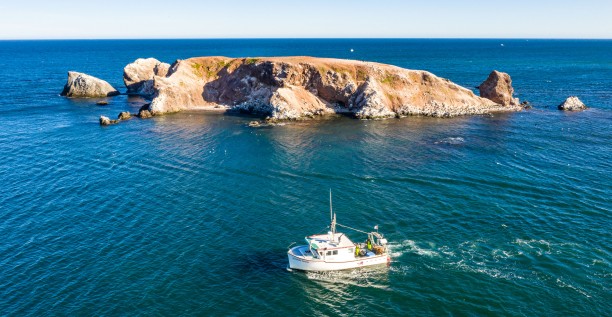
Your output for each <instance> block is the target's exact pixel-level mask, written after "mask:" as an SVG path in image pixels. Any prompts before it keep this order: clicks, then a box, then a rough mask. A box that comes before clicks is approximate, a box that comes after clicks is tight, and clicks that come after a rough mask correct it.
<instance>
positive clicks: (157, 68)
mask: <svg viewBox="0 0 612 317" xmlns="http://www.w3.org/2000/svg"><path fill="white" fill-rule="evenodd" d="M169 68H170V64H167V63H162V62H160V61H158V60H157V59H155V58H146V59H145V58H139V59H137V60H136V61H134V62H133V63H130V64H128V65H127V66H125V68H124V69H123V82H124V83H125V86H126V87H127V92H128V94H138V95H143V96H147V97H150V96H152V95H153V94H154V93H155V91H154V90H153V77H155V76H161V77H166V75H167V74H168V69H169Z"/></svg>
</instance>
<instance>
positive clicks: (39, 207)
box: [0, 39, 612, 316]
mask: <svg viewBox="0 0 612 317" xmlns="http://www.w3.org/2000/svg"><path fill="white" fill-rule="evenodd" d="M208 55H222V56H229V57H258V56H286V55H304V56H317V57H334V58H348V59H355V60H363V61H375V62H381V63H387V64H392V65H397V66H400V67H404V68H409V69H422V70H427V71H430V72H432V73H434V74H436V75H438V76H441V77H444V78H448V79H449V80H451V81H453V82H456V83H458V84H459V85H462V86H464V87H467V88H468V89H471V90H473V91H474V92H477V89H476V88H475V87H477V86H478V85H479V84H480V83H481V82H482V81H484V80H485V79H486V78H487V76H488V75H489V73H490V72H491V71H492V70H499V71H503V72H507V73H509V74H510V75H511V76H512V80H513V86H514V88H515V94H516V97H518V98H520V100H521V101H529V102H530V104H531V105H532V106H533V108H531V109H526V110H524V111H520V112H516V113H504V114H493V115H479V116H466V117H456V118H430V117H407V118H400V119H389V120H357V119H352V118H347V117H330V118H325V119H322V120H311V121H298V122H287V123H286V124H284V125H278V126H272V127H260V128H253V127H249V126H248V123H249V122H250V121H252V120H255V119H257V118H255V117H251V116H246V115H238V114H220V113H207V112H197V111H195V112H182V113H178V114H172V115H166V116H160V117H154V118H152V119H146V120H141V119H138V118H134V119H131V120H129V121H125V122H121V123H120V124H118V125H113V126H107V127H103V126H100V125H99V123H98V118H99V117H100V116H101V115H105V116H109V117H115V116H116V115H117V114H118V113H119V112H120V111H130V112H132V113H135V112H137V111H138V109H139V107H140V106H141V105H142V104H144V103H146V102H147V101H146V100H144V99H142V98H140V97H134V96H127V95H121V96H117V97H112V98H108V99H107V101H108V102H109V104H108V105H106V106H100V105H97V104H96V102H97V101H100V100H99V99H68V98H65V97H61V96H60V95H59V94H60V92H61V91H62V88H63V86H64V84H65V82H66V79H67V71H71V70H74V71H79V72H84V73H87V74H90V75H93V76H96V77H99V78H102V79H104V80H107V81H108V82H110V83H111V84H112V85H113V86H115V87H116V88H118V89H119V90H120V91H122V92H125V90H126V89H125V86H124V85H123V79H122V74H123V67H125V66H126V65H127V64H128V63H131V62H133V61H134V60H135V59H137V58H139V57H155V58H157V59H159V60H161V61H164V62H168V63H172V62H174V61H175V60H177V59H186V58H189V57H195V56H208ZM0 69H2V74H1V75H0V237H2V242H1V243H0V315H3V316H139V315H145V316H610V313H611V312H612V290H611V287H612V234H611V230H612V40H536V39H483V40H476V39H249V40H238V39H218V40H45V41H0ZM573 95H576V96H578V97H579V98H580V99H581V100H582V101H583V102H584V103H585V104H586V105H587V106H588V107H589V108H588V109H587V110H585V111H582V112H563V111H559V110H557V105H558V104H560V103H561V102H563V101H564V100H565V99H566V98H567V97H569V96H573ZM330 190H331V191H332V194H333V210H334V212H335V213H336V214H337V219H338V222H339V223H341V224H344V225H347V226H350V227H354V228H359V229H361V230H365V231H372V230H375V229H374V226H378V228H379V229H378V230H379V232H381V233H383V234H384V235H385V237H386V238H387V239H388V240H389V243H390V245H389V248H390V252H391V257H392V260H391V263H390V264H389V265H388V266H379V267H372V268H364V269H359V270H352V271H340V272H332V273H305V272H299V271H289V270H287V264H288V263H287V248H288V247H289V246H290V245H292V244H294V243H297V244H303V243H304V237H305V236H307V235H311V234H316V233H324V232H326V231H327V230H328V229H327V226H328V225H329V192H330ZM343 232H345V233H346V234H347V235H348V236H349V237H350V238H351V239H352V240H354V241H358V242H362V241H364V240H365V235H363V234H362V233H360V232H353V231H350V230H343Z"/></svg>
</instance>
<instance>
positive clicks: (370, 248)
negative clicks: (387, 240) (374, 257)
mask: <svg viewBox="0 0 612 317" xmlns="http://www.w3.org/2000/svg"><path fill="white" fill-rule="evenodd" d="M366 244H367V245H368V251H372V240H370V238H368V241H366Z"/></svg>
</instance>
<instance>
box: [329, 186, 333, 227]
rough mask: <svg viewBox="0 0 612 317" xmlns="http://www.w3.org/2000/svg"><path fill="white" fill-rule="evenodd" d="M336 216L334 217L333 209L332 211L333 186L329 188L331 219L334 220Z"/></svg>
mask: <svg viewBox="0 0 612 317" xmlns="http://www.w3.org/2000/svg"><path fill="white" fill-rule="evenodd" d="M333 220H334V217H333V211H332V194H331V188H330V189H329V221H333Z"/></svg>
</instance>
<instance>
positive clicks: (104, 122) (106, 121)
mask: <svg viewBox="0 0 612 317" xmlns="http://www.w3.org/2000/svg"><path fill="white" fill-rule="evenodd" d="M117 122H119V120H111V119H110V118H109V117H105V116H100V125H111V124H115V123H117Z"/></svg>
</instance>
